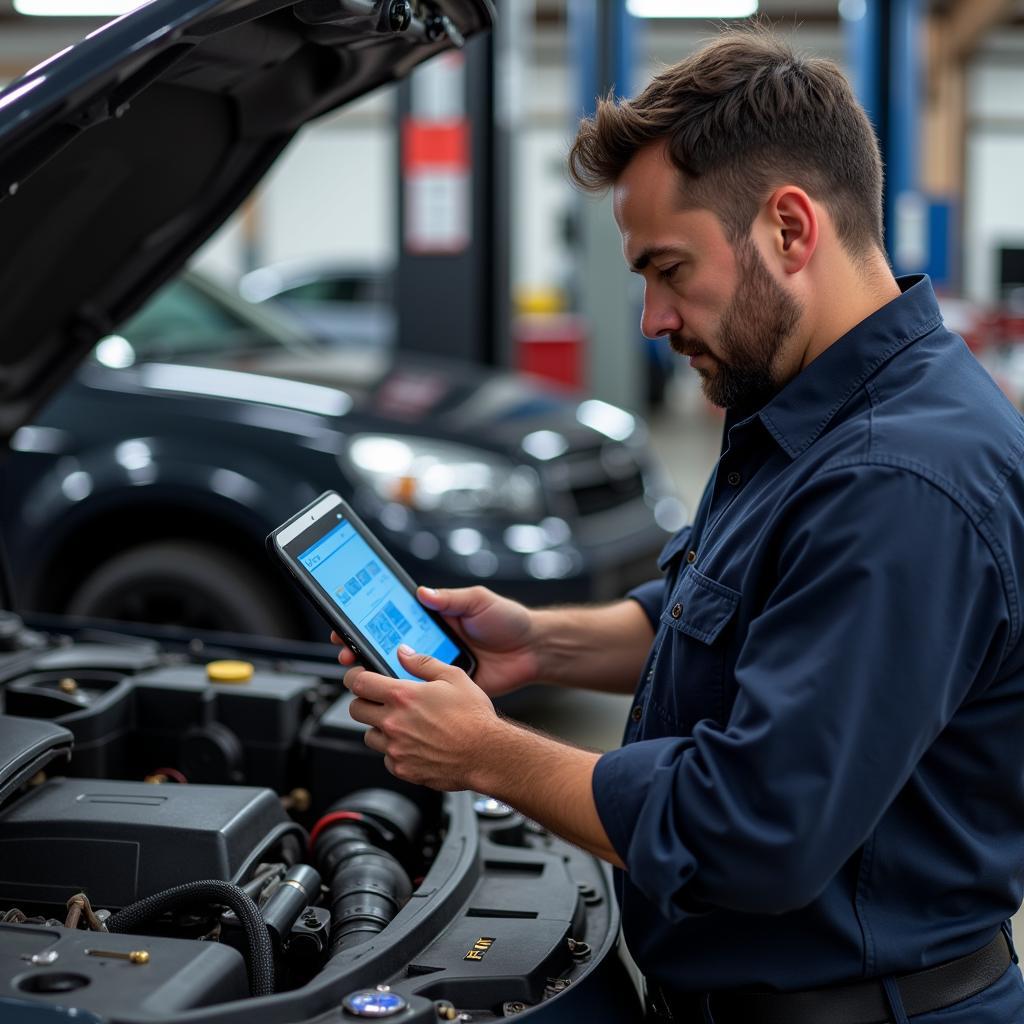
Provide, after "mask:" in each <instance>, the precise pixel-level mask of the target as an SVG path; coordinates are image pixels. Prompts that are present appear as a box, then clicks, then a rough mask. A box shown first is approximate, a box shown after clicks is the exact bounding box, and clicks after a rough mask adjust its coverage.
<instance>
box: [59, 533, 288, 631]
mask: <svg viewBox="0 0 1024 1024" xmlns="http://www.w3.org/2000/svg"><path fill="white" fill-rule="evenodd" d="M66 610H67V612H68V614H70V615H81V616H87V617H89V618H99V619H114V620H118V621H123V622H125V621H126V622H154V623H157V624H158V625H173V626H183V627H185V628H189V629H210V630H219V631H224V632H231V633H258V634H261V635H263V636H289V635H292V634H293V632H294V627H293V623H294V616H293V615H291V614H289V612H288V611H287V610H286V605H285V602H283V601H281V600H280V599H278V598H277V597H276V596H275V595H274V593H273V591H272V589H271V586H270V584H269V583H268V582H267V580H265V579H263V578H261V577H260V575H259V574H258V573H256V572H254V571H253V570H252V569H251V568H249V567H248V566H247V565H245V563H244V562H242V560H241V559H240V558H238V557H237V556H236V555H233V554H226V553H224V552H222V551H220V550H218V549H217V548H215V547H212V546H211V545H208V544H201V543H196V542H193V541H165V542H161V543H156V544H145V545H142V546H141V547H136V548H130V549H129V550H127V551H124V552H122V553H121V554H119V555H117V556H115V557H113V558H109V559H107V560H106V561H104V562H103V564H102V565H100V567H99V568H98V569H96V571H95V572H93V573H92V575H90V576H88V577H87V578H86V579H85V580H84V581H83V582H82V583H81V584H80V585H79V587H78V589H77V590H76V591H75V592H74V594H73V595H72V597H71V599H70V601H69V602H68V605H67V609H66Z"/></svg>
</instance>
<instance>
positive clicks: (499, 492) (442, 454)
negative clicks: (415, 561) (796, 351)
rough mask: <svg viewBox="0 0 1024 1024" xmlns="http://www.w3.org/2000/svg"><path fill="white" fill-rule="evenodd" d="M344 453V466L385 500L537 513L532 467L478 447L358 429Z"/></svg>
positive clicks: (457, 510) (459, 510)
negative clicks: (359, 431) (361, 432)
mask: <svg viewBox="0 0 1024 1024" xmlns="http://www.w3.org/2000/svg"><path fill="white" fill-rule="evenodd" d="M346 456H347V460H346V461H347V464H348V467H349V468H350V469H351V470H352V471H353V472H354V473H355V474H356V475H357V476H359V477H361V478H362V479H363V480H364V481H366V482H367V483H368V484H370V486H371V487H372V488H373V489H374V491H375V492H376V493H377V495H378V496H379V497H380V498H381V499H382V500H384V501H397V502H401V503H402V504H403V505H407V506H409V507H410V508H414V509H417V510H419V511H422V512H440V513H443V514H445V515H470V516H471V515H482V514H486V513H495V512H500V513H503V514H504V515H508V516H512V517H514V518H524V517H537V516H540V515H541V494H540V480H539V478H538V477H537V474H536V473H535V472H534V470H532V469H530V468H529V467H528V466H516V465H515V464H514V463H512V462H511V461H509V460H508V459H505V458H502V456H500V455H496V454H494V453H492V452H485V451H483V450H481V449H479V448H472V447H470V446H469V445H461V444H453V443H450V442H447V441H431V440H425V439H423V438H418V437H396V436H391V435H385V434H359V435H356V436H354V437H353V438H352V439H351V440H350V441H349V444H348V448H347V451H346Z"/></svg>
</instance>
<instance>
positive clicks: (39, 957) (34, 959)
mask: <svg viewBox="0 0 1024 1024" xmlns="http://www.w3.org/2000/svg"><path fill="white" fill-rule="evenodd" d="M59 958H60V953H58V952H57V950H55V949H48V950H46V951H45V952H43V953H35V954H33V955H32V956H30V957H29V958H28V962H29V963H30V964H35V965H36V967H47V966H49V965H50V964H55V963H56V962H57V960H58V959H59Z"/></svg>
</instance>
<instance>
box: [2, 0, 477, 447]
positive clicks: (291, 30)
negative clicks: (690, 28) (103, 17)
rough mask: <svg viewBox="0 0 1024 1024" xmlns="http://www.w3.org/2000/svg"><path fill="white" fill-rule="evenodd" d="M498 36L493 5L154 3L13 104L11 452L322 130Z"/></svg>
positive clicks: (37, 73) (8, 263)
mask: <svg viewBox="0 0 1024 1024" xmlns="http://www.w3.org/2000/svg"><path fill="white" fill-rule="evenodd" d="M403 8H409V9H411V11H412V18H411V20H410V21H409V23H408V24H407V25H406V26H405V27H403V26H402V22H403V21H404V20H405V19H404V18H399V17H397V15H396V14H395V13H394V12H397V13H401V11H402V9H403ZM492 21H493V8H492V6H491V4H490V0H411V3H409V4H401V3H393V2H392V0H299V2H296V0H151V2H150V3H148V4H146V5H145V6H143V7H141V8H138V9H137V10H135V11H133V12H132V13H130V14H127V15H125V16H124V17H122V18H119V19H117V20H115V21H112V22H110V23H109V24H107V25H104V26H103V27H102V28H100V29H99V30H97V31H95V32H93V33H92V34H91V35H89V36H88V37H86V38H85V39H83V40H82V41H81V42H80V43H78V44H76V45H75V46H73V47H70V48H69V49H67V50H65V51H63V52H62V53H60V54H58V55H57V56H56V57H54V58H51V60H49V61H47V62H46V63H44V64H42V65H39V66H38V67H36V68H34V69H32V70H31V71H29V72H27V73H26V74H25V75H23V76H22V77H21V78H20V79H18V80H16V81H14V82H12V83H11V84H10V85H9V86H8V87H7V88H6V89H5V90H4V91H3V92H0V238H3V239H4V258H3V260H2V261H0V295H2V296H3V302H0V339H2V340H0V435H2V440H3V441H4V442H6V441H7V440H8V439H9V438H10V436H11V435H12V434H13V433H14V431H15V430H17V428H18V427H19V426H21V425H22V424H24V423H25V422H26V421H27V420H28V419H29V417H30V416H31V415H32V413H33V412H34V411H35V409H36V408H38V406H39V405H41V404H42V402H43V401H44V400H45V399H46V398H47V397H48V396H49V395H50V394H51V393H52V392H53V391H54V390H55V389H56V388H57V387H59V386H60V384H61V383H62V382H63V381H64V380H65V378H66V377H67V376H68V375H69V374H70V373H71V372H72V371H73V369H74V368H75V366H76V365H77V364H78V363H79V362H80V361H81V358H82V356H83V355H84V354H85V353H86V352H87V351H88V350H89V349H90V348H91V347H92V345H94V344H95V342H96V341H97V340H99V339H100V338H101V337H103V336H104V335H105V334H109V333H110V332H111V331H112V330H113V329H114V328H115V326H116V325H117V324H118V323H120V322H121V321H123V320H124V319H125V317H127V316H128V315H130V314H131V313H132V312H134V311H135V310H136V309H137V308H138V307H139V306H140V305H141V304H142V303H143V302H144V301H145V299H146V298H147V297H148V296H149V295H150V294H151V293H152V292H153V291H154V289H156V288H157V287H158V286H159V285H160V284H162V283H163V282H164V281H166V280H167V279H168V278H169V277H170V276H172V275H173V274H174V273H175V272H176V271H177V270H178V269H179V268H180V267H181V266H182V265H183V264H184V262H185V261H186V260H187V259H188V257H189V256H190V255H191V254H192V253H193V252H194V251H195V250H196V249H197V248H198V247H199V246H200V245H201V244H202V243H203V242H204V241H206V239H207V238H209V236H210V235H211V234H212V233H213V232H214V231H215V230H216V229H217V228H218V227H219V226H220V225H221V224H222V223H223V222H224V220H225V219H226V218H227V217H228V216H229V215H230V214H231V213H232V211H234V210H235V208H236V207H237V206H238V205H239V203H240V202H242V200H243V199H244V198H245V197H246V196H247V195H248V194H249V192H250V191H251V190H252V188H253V187H254V186H255V185H256V183H257V182H258V181H259V180H260V179H261V178H262V177H263V175H264V174H265V173H266V171H267V170H268V168H269V167H270V165H271V164H272V163H273V162H274V160H275V159H276V157H277V156H278V155H279V154H280V152H281V150H282V149H283V148H284V147H285V146H286V145H287V143H288V141H289V140H290V139H291V138H292V136H293V135H294V134H295V133H296V131H298V129H299V128H300V127H301V126H302V125H303V124H304V123H305V122H307V121H309V120H311V119H312V118H315V117H317V116H319V115H321V114H324V113H325V112H327V111H330V110H333V109H335V108H336V107H339V106H341V105H342V104H344V103H346V102H348V101H349V100H352V99H354V98H355V97H358V96H361V95H363V94H364V93H366V92H368V91H369V90H371V89H374V88H375V87H377V86H379V85H382V84H384V83H386V82H390V81H392V80H394V79H397V78H401V77H403V76H404V75H405V74H407V73H408V72H409V70H410V69H411V68H412V67H414V66H415V65H416V64H418V63H420V61H422V60H424V59H426V58H427V57H430V56H431V55H432V54H435V53H438V52H439V51H441V50H444V49H447V48H451V47H453V46H458V45H461V42H462V40H463V39H464V38H467V37H469V36H471V35H472V34H474V33H476V32H478V31H480V30H482V29H485V28H487V27H489V26H490V25H491V23H492Z"/></svg>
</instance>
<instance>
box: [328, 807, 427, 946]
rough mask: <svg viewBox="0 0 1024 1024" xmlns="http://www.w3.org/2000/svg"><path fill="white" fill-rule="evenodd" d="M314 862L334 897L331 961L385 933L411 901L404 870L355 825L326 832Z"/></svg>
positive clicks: (364, 831) (336, 826)
mask: <svg viewBox="0 0 1024 1024" xmlns="http://www.w3.org/2000/svg"><path fill="white" fill-rule="evenodd" d="M316 861H317V864H318V866H319V867H320V870H321V873H322V874H323V876H324V877H325V878H326V879H327V880H328V881H327V885H328V888H329V889H330V893H331V956H334V955H335V954H336V953H340V952H341V951H342V950H343V949H348V948H349V947H351V946H355V945H358V944H359V943H361V942H366V941H367V940H369V939H372V938H373V937H374V936H375V935H378V934H379V933H380V932H382V931H383V930H384V928H385V927H387V925H388V924H389V923H390V922H391V921H392V920H393V918H394V916H395V915H396V914H397V913H398V911H399V910H401V909H402V907H403V906H405V904H406V902H407V901H408V899H409V897H410V896H411V895H412V883H411V882H410V881H409V876H408V874H407V873H406V871H405V869H404V868H403V867H402V865H401V864H399V863H398V861H397V860H396V859H395V858H394V857H392V856H391V854H390V853H388V852H387V851H386V850H381V849H379V848H378V847H376V846H374V845H373V844H372V842H370V839H369V836H368V834H367V830H366V829H365V828H364V827H363V826H362V825H361V824H359V823H357V822H350V821H346V822H339V823H338V824H335V825H332V826H330V827H329V828H326V829H324V831H323V833H322V834H321V835H320V836H318V837H317V842H316Z"/></svg>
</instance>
